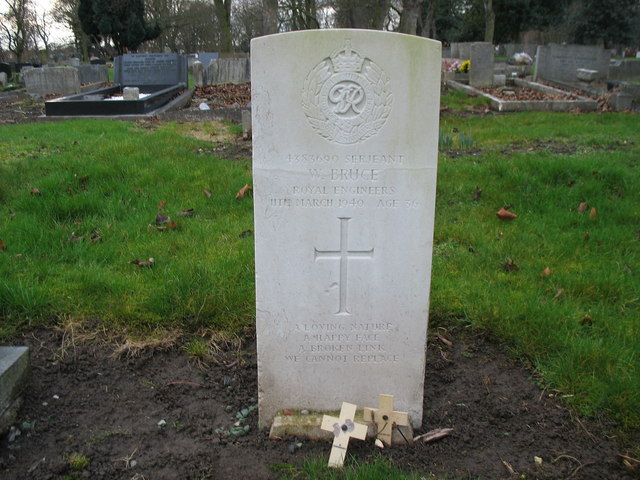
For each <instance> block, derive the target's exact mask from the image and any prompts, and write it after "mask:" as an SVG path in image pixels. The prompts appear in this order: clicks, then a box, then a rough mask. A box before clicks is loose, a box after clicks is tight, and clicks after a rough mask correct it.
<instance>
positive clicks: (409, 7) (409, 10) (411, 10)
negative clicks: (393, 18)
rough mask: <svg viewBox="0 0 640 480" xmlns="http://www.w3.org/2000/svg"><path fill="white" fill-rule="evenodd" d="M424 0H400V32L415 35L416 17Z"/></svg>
mask: <svg viewBox="0 0 640 480" xmlns="http://www.w3.org/2000/svg"><path fill="white" fill-rule="evenodd" d="M423 3H424V0H402V13H401V14H400V26H399V27H398V31H399V32H400V33H407V34H409V35H415V34H416V30H417V28H418V17H419V15H420V11H421V10H422V4H423Z"/></svg>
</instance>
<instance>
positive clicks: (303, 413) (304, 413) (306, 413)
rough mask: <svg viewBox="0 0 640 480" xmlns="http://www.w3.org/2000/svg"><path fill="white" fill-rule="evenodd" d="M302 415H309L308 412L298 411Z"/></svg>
mask: <svg viewBox="0 0 640 480" xmlns="http://www.w3.org/2000/svg"><path fill="white" fill-rule="evenodd" d="M300 413H301V414H302V415H309V410H300Z"/></svg>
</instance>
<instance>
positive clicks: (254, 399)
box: [249, 397, 257, 405]
mask: <svg viewBox="0 0 640 480" xmlns="http://www.w3.org/2000/svg"><path fill="white" fill-rule="evenodd" d="M256 402H257V400H256V397H251V398H250V399H249V403H250V404H251V405H253V404H255V403H256Z"/></svg>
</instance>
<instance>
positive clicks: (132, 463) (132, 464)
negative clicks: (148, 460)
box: [129, 460, 138, 468]
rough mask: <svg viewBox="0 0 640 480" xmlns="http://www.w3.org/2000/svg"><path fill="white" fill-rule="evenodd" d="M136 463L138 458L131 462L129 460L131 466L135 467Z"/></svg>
mask: <svg viewBox="0 0 640 480" xmlns="http://www.w3.org/2000/svg"><path fill="white" fill-rule="evenodd" d="M136 465H138V462H137V460H131V462H129V466H130V467H131V468H134V467H135V466H136Z"/></svg>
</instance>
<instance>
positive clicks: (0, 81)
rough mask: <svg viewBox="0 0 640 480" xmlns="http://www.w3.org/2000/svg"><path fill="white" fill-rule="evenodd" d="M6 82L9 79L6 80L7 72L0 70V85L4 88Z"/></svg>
mask: <svg viewBox="0 0 640 480" xmlns="http://www.w3.org/2000/svg"><path fill="white" fill-rule="evenodd" d="M8 83H9V80H7V74H6V73H4V72H0V87H2V88H4V87H6V86H7V84H8Z"/></svg>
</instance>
